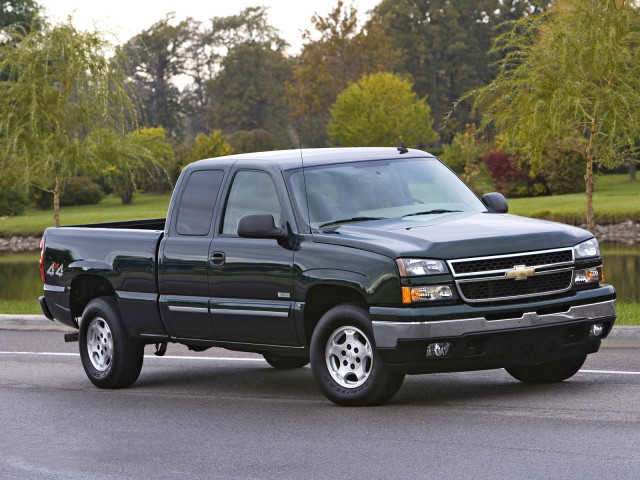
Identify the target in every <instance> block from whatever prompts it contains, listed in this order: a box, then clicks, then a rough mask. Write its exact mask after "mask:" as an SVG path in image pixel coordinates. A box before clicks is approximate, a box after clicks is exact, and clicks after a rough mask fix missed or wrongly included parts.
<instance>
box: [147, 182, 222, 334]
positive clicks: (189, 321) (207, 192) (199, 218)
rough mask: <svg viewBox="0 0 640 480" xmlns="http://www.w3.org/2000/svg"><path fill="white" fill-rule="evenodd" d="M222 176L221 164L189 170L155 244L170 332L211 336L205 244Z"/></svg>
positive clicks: (207, 245)
mask: <svg viewBox="0 0 640 480" xmlns="http://www.w3.org/2000/svg"><path fill="white" fill-rule="evenodd" d="M224 177H225V171H224V169H202V170H194V171H192V172H191V173H190V174H189V177H188V178H187V180H186V181H185V182H184V185H185V186H184V187H183V191H182V192H181V193H180V192H178V196H177V197H176V198H177V199H178V200H177V201H178V203H177V204H176V206H175V208H177V211H175V212H172V214H171V215H170V221H171V223H170V224H169V225H168V226H167V228H168V230H167V234H166V236H165V238H164V240H163V242H162V244H161V246H160V255H159V262H160V270H159V271H160V275H159V279H160V282H159V283H160V294H161V296H160V308H161V310H162V318H163V320H164V322H165V327H166V328H167V331H168V332H169V333H170V334H171V335H172V336H175V337H179V338H193V339H215V338H217V337H216V334H215V332H214V329H213V324H212V322H211V316H210V314H209V297H210V295H209V276H210V275H211V260H210V248H211V239H212V236H213V219H214V213H215V210H216V206H217V204H218V197H219V196H220V187H221V185H222V182H223V180H224Z"/></svg>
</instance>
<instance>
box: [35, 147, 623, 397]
mask: <svg viewBox="0 0 640 480" xmlns="http://www.w3.org/2000/svg"><path fill="white" fill-rule="evenodd" d="M506 211H507V204H506V201H505V200H504V198H503V197H502V195H500V194H497V193H491V194H487V195H484V196H483V197H482V199H478V198H477V197H476V196H475V195H474V193H473V192H472V191H471V190H470V189H469V188H468V187H467V186H466V185H465V184H464V183H463V182H462V181H461V180H460V179H459V178H458V177H457V176H456V175H455V174H454V173H452V172H451V171H450V170H449V169H448V168H447V167H446V166H445V165H444V164H443V163H442V162H440V161H439V160H438V159H436V158H435V157H433V156H432V155H430V154H428V153H425V152H421V151H418V150H405V149H397V150H396V149H392V148H353V149H318V150H301V151H300V150H291V151H280V152H268V153H256V154H244V155H233V156H229V157H223V158H215V159H210V160H202V161H200V162H195V163H193V164H191V165H189V166H188V167H186V168H185V169H184V171H183V172H182V174H181V176H180V179H179V180H178V183H177V185H176V188H175V191H174V193H173V198H172V199H171V204H170V206H169V212H168V216H167V218H166V219H157V220H140V221H133V222H117V223H112V224H96V225H84V226H81V227H63V228H49V229H47V231H46V232H45V235H44V238H43V242H42V255H41V261H40V266H41V270H42V278H43V281H44V283H45V285H44V296H43V297H41V299H40V302H41V306H42V310H43V312H44V313H45V315H46V316H47V317H49V318H50V319H55V320H57V321H59V322H61V323H64V324H66V325H69V326H72V327H76V328H78V329H79V334H78V335H77V336H74V335H68V339H69V340H73V339H75V338H77V339H78V340H79V345H80V355H81V359H82V364H83V366H84V369H85V371H86V373H87V375H88V377H89V379H90V380H91V381H92V382H93V383H94V384H95V385H96V386H98V387H101V388H119V387H126V386H129V385H131V384H132V383H134V382H135V380H136V379H137V378H138V375H139V373H140V370H141V368H142V362H143V353H144V347H145V345H147V344H151V345H155V349H156V354H159V355H162V354H163V353H164V351H165V350H166V346H167V343H170V342H178V343H182V344H185V345H187V346H189V348H191V349H193V350H197V351H200V350H204V349H206V348H209V347H212V346H216V347H224V348H228V349H231V350H239V351H247V352H257V353H260V354H262V355H264V358H265V359H266V361H267V362H268V363H269V364H270V365H272V366H273V367H275V368H296V367H302V366H304V365H306V364H307V363H309V362H311V370H312V371H313V375H314V377H315V379H316V381H317V384H318V386H319V388H320V389H321V390H322V392H323V393H324V394H325V395H326V396H327V397H328V398H329V399H330V400H331V401H333V402H335V403H337V404H340V405H373V404H379V403H382V402H385V401H387V400H389V399H390V398H391V397H392V396H393V395H394V394H395V393H396V392H397V391H398V389H399V388H400V386H401V384H402V381H403V378H404V375H405V374H417V373H432V372H453V371H464V370H480V369H491V368H505V369H506V370H507V371H508V372H509V373H510V374H511V375H512V376H513V377H515V378H516V379H518V380H520V381H523V382H534V383H536V382H558V381H562V380H564V379H567V378H569V377H571V376H572V375H573V374H575V373H576V372H577V371H578V370H579V369H580V367H581V366H582V364H583V362H584V360H585V358H586V356H587V354H589V353H594V352H597V351H598V348H599V347H600V342H601V340H602V339H603V338H605V337H606V336H607V335H608V334H609V332H610V330H611V327H612V326H613V323H614V321H615V316H616V313H615V306H614V300H615V290H614V289H613V288H612V287H611V286H608V285H604V284H603V283H602V280H603V276H602V261H601V257H600V251H599V248H598V244H597V242H596V240H595V239H594V238H593V235H591V234H590V233H589V232H587V231H585V230H581V229H579V228H574V227H570V226H567V225H562V224H558V223H552V222H546V221H540V220H532V219H528V218H521V217H517V216H512V215H508V214H506Z"/></svg>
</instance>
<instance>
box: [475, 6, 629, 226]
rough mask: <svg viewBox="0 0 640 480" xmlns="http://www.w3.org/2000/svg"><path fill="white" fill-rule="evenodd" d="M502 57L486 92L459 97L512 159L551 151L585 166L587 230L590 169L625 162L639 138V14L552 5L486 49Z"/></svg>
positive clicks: (537, 160) (535, 158)
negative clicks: (569, 152)
mask: <svg viewBox="0 0 640 480" xmlns="http://www.w3.org/2000/svg"><path fill="white" fill-rule="evenodd" d="M493 50H494V51H497V52H502V53H505V52H506V56H505V57H504V59H503V60H502V61H501V62H500V64H499V66H500V71H499V74H498V75H497V76H496V78H495V79H494V80H493V81H492V82H491V83H490V84H489V85H487V86H485V87H483V88H479V89H477V90H473V91H471V92H470V93H468V94H467V95H466V97H471V98H473V99H474V105H475V107H476V108H477V109H479V110H481V111H482V112H483V114H484V117H483V121H482V124H481V127H482V128H485V129H486V128H487V127H488V126H489V125H492V126H493V127H495V128H496V129H497V130H498V131H500V132H501V133H503V134H504V138H505V140H506V142H507V146H508V147H509V148H511V149H513V150H518V151H519V152H520V158H522V159H523V160H525V161H529V162H531V163H532V165H533V166H534V168H536V167H539V166H540V165H541V161H542V158H543V155H544V152H545V150H546V149H547V148H548V147H549V146H551V145H554V144H555V145H558V144H560V142H561V141H562V144H563V145H571V146H572V148H573V149H574V150H576V151H578V152H579V153H580V154H581V156H582V158H583V159H584V160H585V177H584V178H585V184H586V188H585V192H586V217H587V228H588V229H589V230H591V231H593V230H594V227H595V224H594V216H593V187H594V181H593V179H594V177H593V169H594V164H595V165H601V166H604V167H614V166H617V165H621V164H625V163H628V162H629V159H630V158H632V157H633V156H634V155H636V154H637V153H638V150H639V148H638V147H639V145H638V141H639V138H640V135H639V132H640V10H639V9H638V7H637V6H636V2H634V1H632V0H558V1H556V2H553V3H552V6H551V7H549V8H548V10H547V11H545V12H542V13H540V14H536V15H529V16H526V17H523V18H521V19H519V20H517V21H515V22H513V23H512V28H511V29H510V30H509V31H507V32H506V33H504V34H502V35H501V36H499V37H498V38H497V40H496V42H495V44H494V46H493Z"/></svg>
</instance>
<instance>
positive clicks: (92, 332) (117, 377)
mask: <svg viewBox="0 0 640 480" xmlns="http://www.w3.org/2000/svg"><path fill="white" fill-rule="evenodd" d="M78 343H79V346H80V358H81V360H82V366H83V367H84V371H85V372H86V374H87V377H89V380H91V383H93V384H94V385H95V386H96V387H98V388H124V387H128V386H129V385H132V384H133V383H134V382H135V381H136V380H137V379H138V376H139V375H140V370H141V369H142V361H143V359H144V344H142V343H140V342H138V341H137V340H134V339H132V338H131V337H129V335H128V334H127V330H126V329H125V327H124V324H123V323H122V318H121V317H120V311H119V310H118V306H117V304H116V302H115V300H113V299H112V298H109V297H100V298H96V299H94V300H92V301H91V302H89V304H88V305H87V307H86V308H85V309H84V312H83V314H82V321H81V323H80V333H79V336H78Z"/></svg>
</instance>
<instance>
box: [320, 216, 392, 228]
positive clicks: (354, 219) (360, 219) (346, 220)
mask: <svg viewBox="0 0 640 480" xmlns="http://www.w3.org/2000/svg"><path fill="white" fill-rule="evenodd" d="M385 218H387V217H352V218H344V219H342V220H333V221H331V222H327V223H323V224H322V225H320V227H318V228H326V227H332V226H335V225H340V224H341V223H350V222H366V221H368V220H384V219H385Z"/></svg>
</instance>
